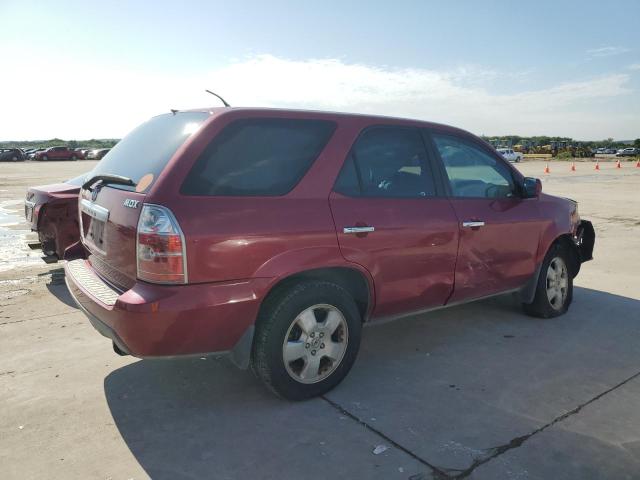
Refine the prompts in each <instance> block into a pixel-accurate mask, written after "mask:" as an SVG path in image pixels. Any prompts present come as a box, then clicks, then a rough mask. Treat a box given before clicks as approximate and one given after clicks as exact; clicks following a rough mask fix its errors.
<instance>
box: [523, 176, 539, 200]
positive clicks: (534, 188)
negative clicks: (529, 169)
mask: <svg viewBox="0 0 640 480" xmlns="http://www.w3.org/2000/svg"><path fill="white" fill-rule="evenodd" d="M522 192H523V193H524V198H535V197H537V196H539V195H540V193H541V192H542V182H541V181H540V179H539V178H533V177H525V179H524V182H523V183H522Z"/></svg>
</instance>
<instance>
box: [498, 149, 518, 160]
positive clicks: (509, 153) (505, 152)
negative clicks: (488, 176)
mask: <svg viewBox="0 0 640 480" xmlns="http://www.w3.org/2000/svg"><path fill="white" fill-rule="evenodd" d="M497 150H498V153H499V154H500V155H502V156H503V157H504V159H505V160H509V161H510V162H516V163H518V162H521V161H522V158H523V157H522V153H520V152H516V151H514V150H513V149H511V148H498V149H497Z"/></svg>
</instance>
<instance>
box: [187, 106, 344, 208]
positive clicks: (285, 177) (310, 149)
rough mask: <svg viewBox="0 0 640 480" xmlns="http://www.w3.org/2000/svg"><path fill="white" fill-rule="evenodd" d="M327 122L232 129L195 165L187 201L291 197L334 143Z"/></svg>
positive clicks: (263, 122) (270, 122)
mask: <svg viewBox="0 0 640 480" xmlns="http://www.w3.org/2000/svg"><path fill="white" fill-rule="evenodd" d="M334 130H335V123H333V122H329V121H325V120H294V119H275V118H268V119H265V118H260V119H245V120H237V121H235V122H232V123H230V124H229V125H227V126H226V127H225V128H224V129H223V130H222V131H221V132H220V133H219V134H218V136H217V137H216V138H215V139H213V140H212V142H211V143H210V144H209V145H208V146H207V148H206V149H205V151H204V152H203V153H202V155H201V156H200V157H199V158H198V160H196V163H195V165H194V166H193V168H192V169H191V171H190V172H189V175H188V176H187V178H186V180H185V182H184V183H183V185H182V188H181V189H180V191H181V193H182V194H184V195H205V196H213V195H217V196H280V195H285V194H287V193H289V192H290V191H291V190H292V189H293V188H294V187H295V186H296V185H297V184H298V182H299V181H300V180H301V179H302V177H303V176H304V175H305V173H306V172H307V171H308V170H309V168H310V167H311V165H312V164H313V162H314V161H315V159H316V158H317V157H318V155H320V152H321V151H322V150H323V148H324V146H325V145H326V144H327V142H328V141H329V138H330V137H331V135H332V133H333V131H334Z"/></svg>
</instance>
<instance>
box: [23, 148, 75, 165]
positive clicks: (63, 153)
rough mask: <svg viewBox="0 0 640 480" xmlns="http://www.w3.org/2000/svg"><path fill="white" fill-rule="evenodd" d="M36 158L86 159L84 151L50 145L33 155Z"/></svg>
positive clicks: (44, 159)
mask: <svg viewBox="0 0 640 480" xmlns="http://www.w3.org/2000/svg"><path fill="white" fill-rule="evenodd" d="M33 159H34V160H43V161H45V162H46V161H47V160H84V155H83V154H82V152H79V151H77V150H71V149H70V148H68V147H50V148H47V149H46V150H43V151H42V152H38V153H36V154H35V156H34V157H33Z"/></svg>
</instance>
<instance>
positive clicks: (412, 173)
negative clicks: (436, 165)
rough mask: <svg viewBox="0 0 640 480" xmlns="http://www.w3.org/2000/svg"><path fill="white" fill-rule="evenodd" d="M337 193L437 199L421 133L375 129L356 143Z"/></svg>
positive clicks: (363, 135)
mask: <svg viewBox="0 0 640 480" xmlns="http://www.w3.org/2000/svg"><path fill="white" fill-rule="evenodd" d="M334 190H335V191H336V192H338V193H342V194H343V195H348V196H359V195H362V196H365V197H395V198H417V197H430V196H434V195H435V186H434V182H433V177H432V175H431V171H430V170H429V169H428V168H427V154H426V150H425V147H424V143H423V141H422V136H421V134H420V131H419V130H418V129H415V128H400V127H374V128H370V129H368V130H366V131H365V132H364V133H363V134H362V135H360V137H359V138H358V140H357V141H356V143H355V145H354V147H353V149H352V151H351V154H350V155H349V157H348V158H347V159H346V161H345V163H344V165H343V168H342V170H341V172H340V175H339V176H338V179H337V180H336V184H335V186H334Z"/></svg>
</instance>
